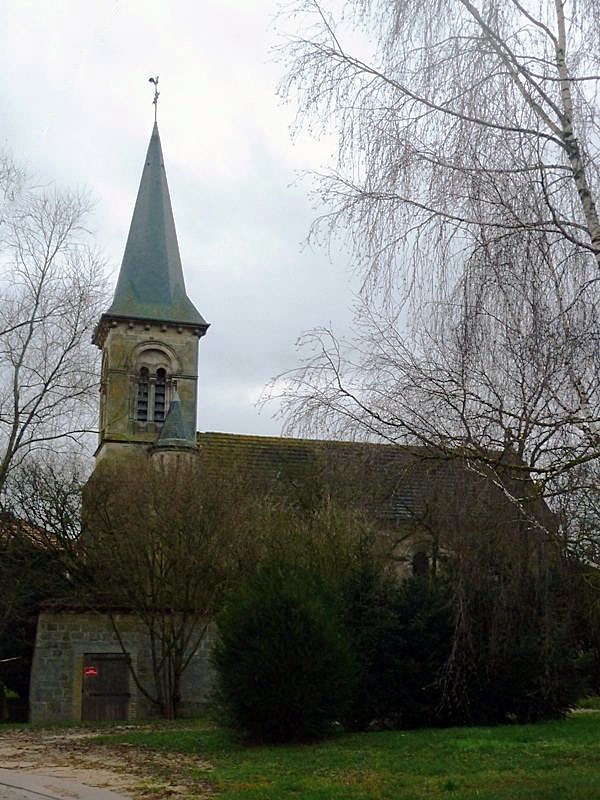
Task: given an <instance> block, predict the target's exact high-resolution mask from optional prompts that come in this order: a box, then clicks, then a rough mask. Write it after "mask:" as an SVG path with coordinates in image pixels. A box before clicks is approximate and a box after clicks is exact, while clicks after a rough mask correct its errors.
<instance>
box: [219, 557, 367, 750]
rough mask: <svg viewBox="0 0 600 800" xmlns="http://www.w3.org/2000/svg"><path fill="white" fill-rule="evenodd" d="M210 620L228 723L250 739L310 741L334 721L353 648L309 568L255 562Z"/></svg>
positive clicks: (346, 691) (348, 680) (344, 699)
mask: <svg viewBox="0 0 600 800" xmlns="http://www.w3.org/2000/svg"><path fill="white" fill-rule="evenodd" d="M217 622H218V638H217V642H216V645H215V648H214V651H213V664H214V667H215V670H216V679H217V680H216V684H217V688H216V700H217V702H218V705H219V707H220V708H221V710H222V711H224V712H225V715H226V717H227V719H228V720H229V722H230V724H232V725H233V727H234V728H235V729H237V730H238V731H240V732H242V733H243V734H244V735H245V736H246V737H247V738H248V739H250V740H252V741H256V742H288V741H309V740H314V739H318V738H320V737H322V736H324V735H325V734H326V733H327V732H328V730H329V729H330V728H331V726H332V724H333V723H334V722H336V721H338V720H340V718H341V717H342V715H343V714H344V711H345V708H346V706H347V704H348V702H349V700H350V696H351V693H352V685H353V676H354V662H353V656H352V650H351V647H350V645H349V642H348V639H347V636H346V635H345V630H344V628H343V626H342V624H341V622H340V620H339V615H338V613H337V609H336V604H335V602H334V600H333V599H332V596H331V594H330V593H328V592H327V591H326V590H325V588H324V587H323V585H322V582H321V581H320V579H319V578H318V577H317V576H316V575H315V574H314V573H312V572H310V571H309V570H307V569H306V568H301V567H298V566H290V565H287V564H284V563H271V564H268V565H264V566H262V567H260V568H259V569H258V571H257V573H256V574H255V575H253V576H252V577H251V578H249V579H248V580H247V581H246V582H245V583H244V584H242V585H241V586H240V587H238V588H237V589H236V590H234V591H233V592H232V593H231V594H230V596H229V598H228V601H227V603H226V605H225V607H224V609H223V611H222V612H221V614H220V615H219V617H218V620H217Z"/></svg>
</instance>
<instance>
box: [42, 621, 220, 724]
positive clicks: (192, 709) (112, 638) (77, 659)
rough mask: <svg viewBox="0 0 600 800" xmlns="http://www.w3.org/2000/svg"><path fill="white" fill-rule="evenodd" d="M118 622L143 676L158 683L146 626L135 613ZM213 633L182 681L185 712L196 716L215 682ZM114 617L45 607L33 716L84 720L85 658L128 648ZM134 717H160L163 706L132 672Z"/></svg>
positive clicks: (46, 719) (48, 719)
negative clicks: (211, 660)
mask: <svg viewBox="0 0 600 800" xmlns="http://www.w3.org/2000/svg"><path fill="white" fill-rule="evenodd" d="M115 619H116V622H117V627H118V630H119V634H120V636H121V639H122V642H123V645H124V647H125V650H126V652H127V655H128V656H129V657H130V659H131V664H132V666H133V669H134V671H135V673H136V675H137V676H138V680H139V681H140V682H141V684H142V685H143V686H144V687H148V688H149V689H150V690H151V688H152V668H151V653H150V647H149V644H148V638H147V633H146V629H145V627H144V625H143V624H142V623H141V622H140V621H139V619H137V618H136V617H135V616H133V615H124V614H121V615H117V616H116V618H115ZM209 650H210V636H208V637H206V638H205V639H204V640H203V642H202V644H201V646H200V648H199V649H198V651H197V652H196V654H195V655H194V656H193V657H192V659H191V660H190V663H189V665H188V667H187V670H186V672H185V674H184V676H183V680H182V687H181V689H182V691H181V694H182V702H181V706H180V713H181V714H182V715H183V716H193V715H197V714H198V713H200V712H201V711H202V709H203V707H205V706H206V703H207V701H208V697H209V694H210V691H211V687H212V676H211V670H210V665H209V658H208V656H209ZM122 652H123V651H122V648H121V645H120V644H119V640H118V638H117V636H116V634H115V632H114V630H113V626H112V624H111V621H110V619H109V617H108V616H106V615H105V614H100V613H93V612H86V613H81V612H68V611H62V612H49V611H43V612H41V613H40V616H39V619H38V627H37V636H36V645H35V652H34V657H33V664H32V669H31V689H30V698H29V705H30V719H31V721H32V722H54V721H60V720H75V721H77V720H80V719H81V699H82V683H83V660H84V654H86V653H122ZM129 691H130V695H131V698H130V701H129V713H128V718H129V719H143V718H146V717H152V716H156V714H157V710H156V708H155V707H154V706H153V705H152V704H151V703H150V701H149V700H148V699H147V698H146V697H145V696H144V694H143V693H142V692H141V691H140V690H139V689H138V688H137V687H136V685H135V681H134V680H133V678H132V676H131V675H130V676H129Z"/></svg>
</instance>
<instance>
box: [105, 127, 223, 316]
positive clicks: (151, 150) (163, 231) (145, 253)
mask: <svg viewBox="0 0 600 800" xmlns="http://www.w3.org/2000/svg"><path fill="white" fill-rule="evenodd" d="M106 314H107V315H110V316H116V317H128V318H136V319H151V320H160V321H167V322H179V323H183V324H186V325H195V326H197V327H199V328H203V329H204V331H205V330H206V328H207V327H208V325H207V324H206V322H205V321H204V319H203V318H202V316H201V315H200V313H199V312H198V311H197V309H196V308H195V306H194V305H193V303H192V302H191V300H190V299H189V298H188V296H187V293H186V291H185V284H184V280H183V270H182V267H181V258H180V255H179V246H178V244H177V234H176V232H175V220H174V219H173V211H172V209H171V198H170V196H169V187H168V185H167V175H166V172H165V165H164V161H163V154H162V148H161V144H160V136H159V133H158V126H157V124H156V122H155V123H154V128H153V130H152V136H151V137H150V144H149V145H148V152H147V154H146V161H145V164H144V169H143V172H142V179H141V181H140V188H139V191H138V196H137V200H136V203H135V209H134V212H133V217H132V220H131V227H130V229H129V236H128V237H127V244H126V245H125V254H124V256H123V262H122V264H121V271H120V273H119V280H118V283H117V288H116V290H115V296H114V299H113V302H112V305H111V307H110V308H109V309H108V311H107V312H106Z"/></svg>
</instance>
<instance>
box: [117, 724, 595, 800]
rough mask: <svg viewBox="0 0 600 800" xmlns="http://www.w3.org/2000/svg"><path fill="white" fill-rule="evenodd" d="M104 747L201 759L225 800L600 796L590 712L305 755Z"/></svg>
mask: <svg viewBox="0 0 600 800" xmlns="http://www.w3.org/2000/svg"><path fill="white" fill-rule="evenodd" d="M102 741H103V742H106V743H107V744H127V745H130V746H131V745H135V746H139V747H142V748H144V749H149V750H155V751H160V752H162V753H165V752H167V753H173V754H174V755H175V754H177V753H185V754H187V755H195V756H198V759H199V760H201V761H202V762H203V764H204V765H205V766H204V767H200V768H194V767H192V769H193V770H195V776H194V777H196V778H197V779H198V781H201V782H202V783H203V784H204V785H206V782H207V781H208V782H210V784H211V785H212V786H213V787H214V789H215V792H216V793H217V795H218V797H219V798H222V800H238V798H239V799H240V800H242V799H243V800H271V799H272V800H275V799H276V798H277V800H282V799H283V800H285V799H286V798H290V799H291V798H301V799H302V800H330V799H331V800H334V799H335V800H337V799H338V798H340V800H341V798H344V800H366V799H367V798H369V800H371V798H375V799H378V798H382V799H383V798H386V799H387V798H389V800H396V798H406V800H412V798H414V800H417V798H418V799H419V800H421V798H423V800H424V799H425V798H428V800H429V798H452V800H471V798H486V799H488V798H489V800H500V799H502V800H520V798H523V800H558V798H560V800H574V799H575V798H585V800H593V798H595V797H598V796H600V759H599V755H600V750H599V741H600V713H596V712H587V713H578V714H575V715H573V716H571V717H569V718H568V719H567V720H565V721H564V722H556V723H547V724H540V725H528V726H516V725H515V726H507V727H497V728H452V729H448V730H421V731H406V732H387V731H386V732H378V733H368V734H340V735H338V736H336V737H335V738H332V739H330V740H328V741H326V742H323V743H321V744H316V745H303V746H285V747H283V746H282V747H244V746H242V745H240V744H239V743H237V742H235V741H234V740H233V739H232V738H230V737H229V736H228V734H226V733H225V732H223V731H220V730H216V729H211V728H210V727H209V726H206V725H205V726H201V725H199V726H197V727H196V728H193V727H189V728H182V727H180V726H179V725H177V726H176V727H173V728H171V729H169V728H167V729H163V730H156V731H143V730H140V731H135V730H133V731H130V732H127V733H123V734H118V735H117V734H115V735H105V736H103V737H102ZM174 762H176V759H174ZM208 765H210V767H209V766H208Z"/></svg>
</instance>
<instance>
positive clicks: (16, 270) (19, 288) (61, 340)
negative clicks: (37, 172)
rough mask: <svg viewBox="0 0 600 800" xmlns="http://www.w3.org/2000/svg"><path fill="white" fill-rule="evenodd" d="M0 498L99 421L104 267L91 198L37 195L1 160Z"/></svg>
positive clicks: (50, 192) (44, 191) (39, 191)
mask: <svg viewBox="0 0 600 800" xmlns="http://www.w3.org/2000/svg"><path fill="white" fill-rule="evenodd" d="M0 188H1V190H2V196H3V197H2V199H3V203H2V211H1V216H0V495H2V494H3V492H4V489H5V486H6V481H7V478H8V476H9V474H10V471H11V470H12V469H13V468H14V467H15V466H17V465H18V464H20V463H21V462H22V460H23V459H24V458H26V457H27V456H28V455H29V454H30V453H31V452H32V451H35V450H40V449H49V450H53V449H55V448H56V447H58V446H59V445H60V443H61V442H64V441H65V440H70V441H76V442H80V441H81V439H82V437H83V436H84V434H85V433H86V432H88V431H89V430H90V429H91V428H92V426H93V423H92V420H93V419H94V418H95V397H96V395H97V374H96V366H97V365H96V355H95V353H94V350H93V348H92V346H91V341H90V339H91V333H92V329H93V325H94V324H95V322H96V320H97V317H98V314H99V310H100V307H101V304H102V302H103V299H104V296H105V295H104V292H105V289H104V285H103V268H104V265H103V262H102V259H101V258H100V257H99V255H98V253H97V252H96V251H95V249H94V247H93V246H92V244H91V241H90V235H89V232H88V231H87V229H86V227H85V225H86V219H87V217H88V216H89V212H90V209H91V203H90V200H89V198H88V197H87V196H86V195H85V194H81V193H77V192H69V191H59V190H57V189H53V188H44V187H39V186H34V185H33V184H32V183H31V180H30V179H29V178H28V177H27V176H26V175H24V174H23V172H22V171H21V170H19V168H18V167H17V166H15V164H14V162H13V161H12V160H11V159H10V158H9V157H8V156H6V155H5V156H3V157H2V159H1V160H0Z"/></svg>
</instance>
